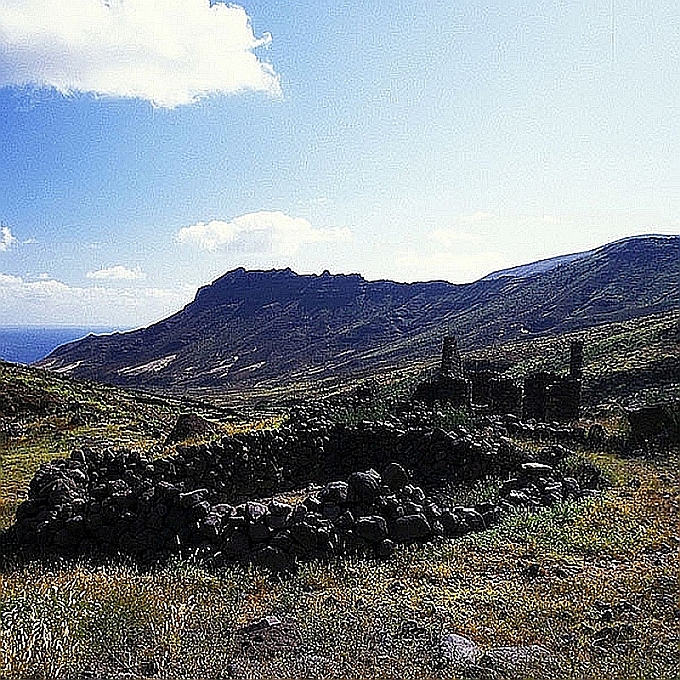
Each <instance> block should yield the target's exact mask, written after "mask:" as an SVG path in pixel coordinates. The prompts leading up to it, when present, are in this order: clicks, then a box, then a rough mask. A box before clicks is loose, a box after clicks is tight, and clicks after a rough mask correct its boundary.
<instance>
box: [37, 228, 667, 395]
mask: <svg viewBox="0 0 680 680" xmlns="http://www.w3.org/2000/svg"><path fill="white" fill-rule="evenodd" d="M679 284H680V237H674V236H668V237H659V236H656V237H651V236H650V237H639V238H634V239H626V240H624V241H619V242H616V243H613V244H609V245H607V246H604V247H602V248H598V249H596V250H593V251H589V252H588V253H583V254H581V256H579V257H568V258H564V257H562V258H555V260H553V261H552V266H551V264H550V261H548V262H547V263H546V262H545V261H544V262H542V263H540V266H536V267H532V266H529V265H527V266H526V267H521V268H515V269H512V270H507V271H505V272H497V273H496V274H494V275H493V276H489V277H485V278H484V279H482V280H480V281H476V282H474V283H470V284H464V285H454V284H450V283H447V282H443V281H436V282H429V283H413V284H405V283H395V282H393V281H366V280H365V279H363V278H362V277H361V276H359V275H357V274H350V275H344V274H340V275H331V274H329V273H328V272H324V273H323V274H321V275H298V274H295V273H294V272H292V271H291V270H290V269H285V270H271V271H246V270H245V269H242V268H239V269H235V270H233V271H231V272H228V273H226V274H225V275H224V276H222V277H220V278H219V279H217V280H216V281H214V282H213V283H212V284H211V285H209V286H205V287H203V288H201V289H200V290H199V291H198V293H197V294H196V298H195V299H194V301H193V302H192V303H190V304H189V305H187V306H186V307H185V308H184V309H182V310H181V311H179V312H177V313H176V314H174V315H173V316H171V317H169V318H167V319H164V320H163V321H160V322H159V323H156V324H154V325H152V326H149V327H148V328H143V329H140V330H136V331H132V332H128V333H115V334H113V335H106V336H88V337H87V338H84V339H82V340H79V341H77V342H74V343H71V344H68V345H64V346H62V347H60V348H58V349H57V350H55V351H54V352H52V354H50V355H49V356H48V357H46V358H45V359H43V360H42V361H40V362H38V364H37V365H38V366H40V367H42V368H46V369H49V370H53V371H59V372H62V373H65V374H68V375H72V376H74V377H78V378H87V379H94V380H100V381H105V382H109V383H113V384H119V385H128V386H143V387H168V386H174V387H181V386H186V387H212V386H217V387H219V386H227V385H253V384H257V383H262V382H272V383H286V382H290V381H294V380H300V379H302V378H312V379H315V378H324V377H329V376H337V375H351V374H356V373H358V372H361V371H362V370H365V368H366V367H367V365H370V367H371V368H376V367H388V366H395V367H396V366H398V365H399V363H400V362H402V361H404V360H406V359H414V358H418V357H421V358H422V357H428V356H434V355H435V354H436V353H437V352H438V349H439V343H440V339H441V334H442V331H443V330H446V329H451V328H453V329H455V332H456V334H457V336H458V337H459V338H460V340H461V343H462V346H463V348H471V347H479V346H483V345H486V344H489V343H491V342H494V341H510V340H513V339H515V338H524V337H526V338H529V337H533V336H536V335H543V334H551V333H558V332H563V331H568V330H577V329H579V328H585V327H588V326H593V325H597V324H601V323H606V322H611V321H619V320H624V319H629V318H633V317H636V316H643V315H648V314H653V313H658V312H665V311H669V310H672V309H678V308H680V285H679Z"/></svg>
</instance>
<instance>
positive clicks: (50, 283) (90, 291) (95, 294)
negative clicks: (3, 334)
mask: <svg viewBox="0 0 680 680" xmlns="http://www.w3.org/2000/svg"><path fill="white" fill-rule="evenodd" d="M193 292H194V289H193V288H191V287H185V288H182V289H181V290H171V289H164V288H146V287H131V286H128V287H125V288H107V287H105V286H101V285H93V286H70V285H68V284H66V283H64V282H63V281H59V280H57V279H54V278H44V277H43V276H42V275H41V276H40V277H39V278H38V280H33V281H32V280H25V279H23V278H22V277H20V276H12V275H10V274H2V273H0V324H3V323H4V324H9V323H11V324H16V323H21V324H34V323H37V324H41V325H45V324H46V323H47V324H49V323H53V324H73V325H76V326H77V325H85V326H87V325H92V326H97V325H101V326H109V325H122V326H138V325H141V324H145V323H149V322H151V321H155V320H158V319H161V318H163V317H165V316H167V315H168V314H171V313H172V312H175V311H177V309H179V308H180V307H181V306H183V305H184V304H186V303H187V302H188V301H189V300H190V299H191V297H192V294H193Z"/></svg>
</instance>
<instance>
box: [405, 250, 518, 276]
mask: <svg viewBox="0 0 680 680" xmlns="http://www.w3.org/2000/svg"><path fill="white" fill-rule="evenodd" d="M394 263H395V265H396V266H397V268H398V269H399V271H400V272H401V273H402V276H403V277H404V278H406V279H407V280H410V281H414V280H418V281H430V280H432V279H439V280H444V281H452V282H454V283H467V282H469V281H476V280H477V279H479V278H481V277H482V276H485V275H486V274H488V273H489V272H492V271H495V270H497V269H502V268H503V267H504V266H506V260H505V259H504V258H503V256H502V255H501V254H500V253H497V252H493V251H488V250H480V249H474V250H471V251H470V252H457V253H454V252H446V251H441V250H440V251H437V252H432V251H430V252H415V251H402V252H400V253H397V255H396V257H395V260H394Z"/></svg>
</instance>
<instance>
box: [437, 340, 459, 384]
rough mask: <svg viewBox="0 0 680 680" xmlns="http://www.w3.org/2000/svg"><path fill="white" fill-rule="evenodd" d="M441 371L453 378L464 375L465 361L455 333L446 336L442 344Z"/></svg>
mask: <svg viewBox="0 0 680 680" xmlns="http://www.w3.org/2000/svg"><path fill="white" fill-rule="evenodd" d="M441 372H442V373H443V374H444V375H447V376H449V377H451V378H462V377H463V362H462V361H461V358H460V352H459V351H458V341H457V340H456V336H455V335H447V336H445V337H444V344H443V346H442V364H441Z"/></svg>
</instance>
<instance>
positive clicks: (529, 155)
mask: <svg viewBox="0 0 680 680" xmlns="http://www.w3.org/2000/svg"><path fill="white" fill-rule="evenodd" d="M679 82H680V8H679V7H678V5H677V3H676V2H675V0H655V1H654V2H649V3H640V2H639V1H638V0H601V1H599V0H570V1H566V0H552V1H550V2H548V1H547V0H544V1H540V0H507V1H504V2H500V0H497V1H496V2H493V3H491V2H483V1H481V0H476V1H473V0H458V1H457V2H455V3H453V2H450V1H448V2H439V1H438V0H433V1H425V2H423V1H422V0H421V2H411V1H410V0H404V1H398V0H393V1H389V2H388V1H386V0H369V1H368V2H365V3H349V2H326V1H324V0H318V1H317V2H311V1H308V2H275V3H274V2H264V0H257V1H254V2H244V3H243V5H242V6H231V7H227V6H226V5H221V4H215V5H214V6H213V7H211V6H210V5H209V3H208V1H207V0H163V1H158V0H157V1H155V2H154V0H109V2H107V3H104V2H103V1H102V0H68V1H67V0H49V1H48V0H0V221H1V222H2V225H3V230H2V231H0V325H2V324H12V325H17V324H22V323H30V324H36V323H37V324H49V325H63V324H77V325H82V324H93V325H120V326H137V325H142V324H146V323H149V322H151V321H154V320H156V319H159V318H162V317H163V316H165V315H167V314H168V313H170V312H172V311H175V310H176V309H179V308H180V307H181V306H182V305H184V304H186V303H187V302H189V301H190V300H191V299H192V297H193V295H194V293H195V290H196V288H197V287H198V286H200V285H204V284H206V283H208V282H210V281H211V280H213V279H214V278H216V277H217V276H219V275H220V274H222V273H223V272H225V271H227V270H228V269H231V268H234V267H236V266H246V267H257V268H270V267H285V266H290V267H292V268H293V269H294V270H296V271H298V272H300V273H307V272H317V273H321V272H322V271H323V270H324V269H329V270H330V271H331V272H359V273H361V274H363V275H364V276H366V277H367V278H371V279H376V278H391V279H395V280H399V281H415V280H429V279H446V280H449V281H453V282H465V281H472V280H474V279H476V278H479V277H481V276H483V275H485V274H487V273H488V272H490V271H492V270H495V269H499V268H503V267H508V266H513V265H517V264H521V263H525V262H529V261H532V260H536V259H540V258H544V257H550V256H554V255H559V254H564V253H567V252H574V251H578V250H585V249H589V248H592V247H594V246H597V245H601V244H603V243H606V242H609V241H612V240H615V239H618V238H621V237H624V236H629V235H632V234H642V233H679V232H680V205H679V196H680V191H679V188H680V186H679V185H680V167H679V161H678V159H679V158H680V148H679V146H680V129H679V128H680V122H679V116H680V88H679V87H678V83H679Z"/></svg>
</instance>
